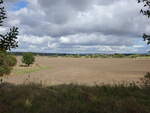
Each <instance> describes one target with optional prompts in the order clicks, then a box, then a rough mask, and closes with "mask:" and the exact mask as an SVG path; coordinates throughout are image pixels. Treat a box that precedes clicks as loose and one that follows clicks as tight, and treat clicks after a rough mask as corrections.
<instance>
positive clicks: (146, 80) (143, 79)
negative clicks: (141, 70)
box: [141, 73, 150, 87]
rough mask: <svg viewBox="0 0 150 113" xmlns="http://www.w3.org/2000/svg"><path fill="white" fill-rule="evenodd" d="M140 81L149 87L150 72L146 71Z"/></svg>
mask: <svg viewBox="0 0 150 113" xmlns="http://www.w3.org/2000/svg"><path fill="white" fill-rule="evenodd" d="M141 82H142V85H143V86H144V87H150V73H146V75H145V76H144V78H142V79H141Z"/></svg>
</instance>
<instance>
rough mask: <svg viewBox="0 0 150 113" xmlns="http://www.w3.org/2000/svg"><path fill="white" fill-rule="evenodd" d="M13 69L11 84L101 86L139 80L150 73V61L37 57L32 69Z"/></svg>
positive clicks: (7, 78) (6, 79)
mask: <svg viewBox="0 0 150 113" xmlns="http://www.w3.org/2000/svg"><path fill="white" fill-rule="evenodd" d="M20 59H21V58H20V57H18V65H17V66H16V67H15V68H14V71H13V73H12V74H11V76H8V77H5V79H4V80H5V81H7V82H9V83H15V84H21V83H24V82H34V83H43V84H45V85H58V84H63V83H65V84H69V83H78V84H88V85H94V84H100V83H106V84H107V83H113V82H120V81H132V80H138V79H139V78H140V77H143V75H144V74H145V73H146V72H149V71H150V70H149V67H150V59H144V58H142V59H131V58H124V59H121V58H120V59H119V58H115V59H113V58H106V59H101V58H97V59H94V58H59V57H58V58H49V57H37V58H36V63H35V64H34V65H33V66H32V67H29V68H27V67H20V65H21V61H20Z"/></svg>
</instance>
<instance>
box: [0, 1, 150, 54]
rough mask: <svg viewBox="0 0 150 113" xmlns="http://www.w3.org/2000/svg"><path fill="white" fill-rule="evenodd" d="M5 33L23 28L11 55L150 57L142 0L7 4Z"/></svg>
mask: <svg viewBox="0 0 150 113" xmlns="http://www.w3.org/2000/svg"><path fill="white" fill-rule="evenodd" d="M5 7H6V10H7V16H8V18H7V20H6V22H5V27H1V28H0V31H1V32H3V31H7V30H8V28H9V27H12V26H17V27H19V31H20V33H19V36H18V41H19V47H18V48H16V49H13V50H12V51H19V52H29V51H30V52H47V53H146V52H148V51H149V50H150V46H149V45H147V44H146V42H144V41H143V38H142V34H143V33H150V19H148V18H147V17H145V16H143V15H142V14H140V9H141V8H142V4H138V3H137V0H5Z"/></svg>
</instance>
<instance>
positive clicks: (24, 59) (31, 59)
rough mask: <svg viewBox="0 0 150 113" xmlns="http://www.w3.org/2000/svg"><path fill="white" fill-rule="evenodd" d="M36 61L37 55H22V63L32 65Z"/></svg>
mask: <svg viewBox="0 0 150 113" xmlns="http://www.w3.org/2000/svg"><path fill="white" fill-rule="evenodd" d="M34 62H35V57H34V55H33V54H32V53H24V54H23V57H22V63H25V64H26V65H28V66H30V65H31V64H33V63H34Z"/></svg>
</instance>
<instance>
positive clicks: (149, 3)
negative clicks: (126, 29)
mask: <svg viewBox="0 0 150 113" xmlns="http://www.w3.org/2000/svg"><path fill="white" fill-rule="evenodd" d="M138 3H143V7H144V8H143V9H141V11H140V12H141V13H142V14H143V15H144V16H146V17H148V18H150V0H138ZM143 38H144V41H147V44H150V35H147V34H145V33H144V34H143Z"/></svg>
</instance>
